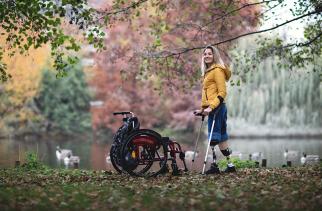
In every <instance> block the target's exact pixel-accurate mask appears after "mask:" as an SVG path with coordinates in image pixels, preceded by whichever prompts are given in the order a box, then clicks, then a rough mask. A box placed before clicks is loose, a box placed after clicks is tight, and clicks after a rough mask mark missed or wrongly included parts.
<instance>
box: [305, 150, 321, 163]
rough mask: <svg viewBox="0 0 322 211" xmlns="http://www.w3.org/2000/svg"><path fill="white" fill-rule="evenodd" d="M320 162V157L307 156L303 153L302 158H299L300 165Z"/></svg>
mask: <svg viewBox="0 0 322 211" xmlns="http://www.w3.org/2000/svg"><path fill="white" fill-rule="evenodd" d="M319 162H320V156H319V155H307V154H305V153H303V156H302V157H301V164H302V165H306V164H316V163H319Z"/></svg>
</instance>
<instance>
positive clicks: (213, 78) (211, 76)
mask: <svg viewBox="0 0 322 211" xmlns="http://www.w3.org/2000/svg"><path fill="white" fill-rule="evenodd" d="M230 76H231V71H230V70H229V68H228V67H224V66H221V65H219V64H213V65H212V66H211V67H209V68H208V69H207V70H206V72H205V75H204V78H203V83H202V102H201V107H202V109H205V108H207V107H209V106H210V107H211V108H212V109H215V108H216V107H217V106H218V105H219V104H220V100H219V98H218V96H221V97H222V98H223V99H225V98H226V95H227V91H226V81H228V80H229V78H230Z"/></svg>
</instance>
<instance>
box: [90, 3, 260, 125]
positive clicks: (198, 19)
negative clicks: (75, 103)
mask: <svg viewBox="0 0 322 211" xmlns="http://www.w3.org/2000/svg"><path fill="white" fill-rule="evenodd" d="M249 2H250V1H246V0H243V1H239V2H238V3H232V1H210V0H202V1H200V0H192V1H173V0H171V1H169V0H162V1H151V3H147V4H145V5H143V6H141V8H140V10H138V11H139V12H137V13H135V14H132V15H130V16H129V17H127V19H126V21H122V22H120V21H119V20H118V19H114V20H110V22H109V23H110V25H109V26H108V27H107V29H106V31H107V38H106V41H105V44H106V47H107V50H106V51H104V52H102V53H100V54H98V55H97V56H96V57H95V60H96V66H95V68H94V76H93V78H92V79H91V82H90V84H91V86H93V87H95V90H96V99H97V100H101V101H103V102H104V104H103V106H102V107H97V108H92V114H93V127H94V129H98V128H101V127H108V128H112V129H113V130H115V129H116V128H117V127H119V125H120V121H119V119H115V117H113V115H112V112H114V111H120V110H130V111H133V112H135V113H136V114H137V115H138V116H139V118H140V120H141V121H142V125H143V127H145V128H147V127H154V126H161V127H171V128H173V129H193V127H194V122H195V119H194V117H193V115H192V113H191V111H192V110H193V109H196V108H198V107H199V104H200V102H199V101H200V86H199V85H198V84H200V80H201V79H200V71H199V67H200V57H201V52H200V51H199V50H198V51H192V52H189V53H186V54H184V55H183V54H177V55H173V56H169V57H164V56H163V55H164V52H163V50H164V49H173V52H174V53H176V49H180V48H185V47H193V46H205V45H207V44H211V43H215V42H218V41H221V40H223V39H225V38H229V37H233V36H236V35H238V34H240V33H243V32H249V31H252V30H254V29H255V28H256V25H257V23H258V20H259V17H258V12H259V10H260V8H259V7H256V6H250V7H246V8H245V9H243V10H239V11H237V12H235V13H233V15H229V16H227V17H226V16H225V14H226V13H227V11H232V10H236V9H237V8H239V7H241V6H243V5H245V4H247V3H249ZM102 5H103V4H102V3H101V4H100V5H99V6H100V7H102ZM109 6H110V5H108V4H105V9H107V10H108V9H110V8H109ZM103 8H104V7H103ZM231 45H232V43H228V44H224V45H221V46H218V47H219V49H220V51H221V54H222V57H223V58H224V60H225V62H226V63H227V64H229V62H230V58H229V56H228V54H227V51H228V50H229V48H230V47H231Z"/></svg>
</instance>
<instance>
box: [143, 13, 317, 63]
mask: <svg viewBox="0 0 322 211" xmlns="http://www.w3.org/2000/svg"><path fill="white" fill-rule="evenodd" d="M318 13H321V11H312V12H309V13H306V14H304V15H301V16H298V17H296V18H294V19H291V20H289V21H285V22H284V23H281V24H278V25H276V26H274V27H271V28H268V29H263V30H259V31H255V32H249V33H245V34H241V35H238V36H235V37H232V38H229V39H226V40H223V41H220V42H217V43H213V44H212V45H214V46H215V45H221V44H224V43H227V42H231V41H234V40H237V39H239V38H242V37H246V36H249V35H253V34H259V33H264V32H268V31H272V30H274V29H277V28H279V27H281V26H284V25H287V24H289V23H291V22H294V21H296V20H299V19H302V18H305V17H307V16H311V15H314V14H318ZM203 48H205V46H197V47H192V48H180V49H177V50H175V52H173V51H172V52H171V51H161V52H155V53H153V55H150V56H149V57H152V58H166V57H171V56H176V55H179V54H184V53H187V52H189V51H193V50H200V49H203Z"/></svg>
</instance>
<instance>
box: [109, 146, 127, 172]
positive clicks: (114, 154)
mask: <svg viewBox="0 0 322 211" xmlns="http://www.w3.org/2000/svg"><path fill="white" fill-rule="evenodd" d="M119 148H121V146H116V145H112V147H111V150H110V157H111V163H112V165H113V167H114V169H115V170H116V171H117V172H118V173H120V174H121V173H123V172H124V171H123V168H122V166H121V161H120V156H119V154H120V149H119Z"/></svg>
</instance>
